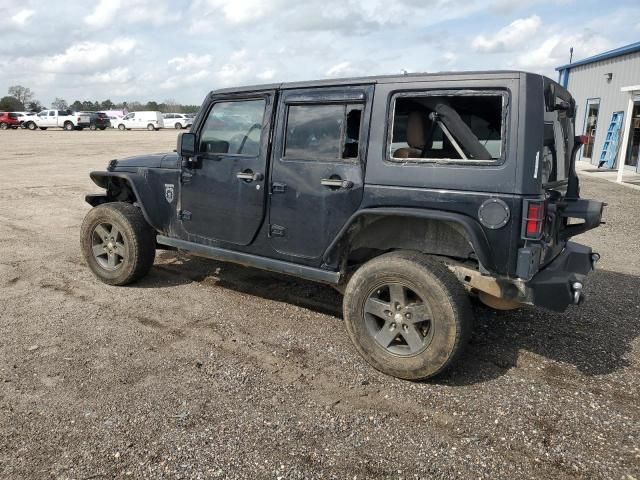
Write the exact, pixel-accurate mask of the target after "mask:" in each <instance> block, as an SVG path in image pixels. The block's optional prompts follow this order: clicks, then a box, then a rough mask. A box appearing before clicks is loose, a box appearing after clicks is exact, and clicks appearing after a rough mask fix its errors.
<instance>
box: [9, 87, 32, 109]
mask: <svg viewBox="0 0 640 480" xmlns="http://www.w3.org/2000/svg"><path fill="white" fill-rule="evenodd" d="M9 95H11V96H12V97H16V98H17V99H18V100H19V101H20V103H22V104H23V105H26V104H28V103H29V102H30V101H31V100H33V96H34V95H33V92H32V91H31V89H30V88H28V87H23V86H22V85H13V86H11V87H9Z"/></svg>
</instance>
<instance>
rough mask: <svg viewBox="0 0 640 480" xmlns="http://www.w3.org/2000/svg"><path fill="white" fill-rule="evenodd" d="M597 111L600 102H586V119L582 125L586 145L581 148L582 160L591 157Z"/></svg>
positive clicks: (596, 123)
mask: <svg viewBox="0 0 640 480" xmlns="http://www.w3.org/2000/svg"><path fill="white" fill-rule="evenodd" d="M599 111H600V100H587V117H586V119H585V124H584V134H585V135H586V136H587V143H586V144H585V145H584V147H582V157H583V158H591V157H593V144H594V142H595V139H596V128H597V126H598V113H599Z"/></svg>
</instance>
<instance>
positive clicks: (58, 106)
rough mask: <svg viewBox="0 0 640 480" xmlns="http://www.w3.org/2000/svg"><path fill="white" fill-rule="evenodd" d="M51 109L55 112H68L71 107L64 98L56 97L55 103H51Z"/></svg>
mask: <svg viewBox="0 0 640 480" xmlns="http://www.w3.org/2000/svg"><path fill="white" fill-rule="evenodd" d="M51 108H52V109H55V110H67V109H68V108H69V105H68V104H67V101H66V100H65V99H64V98H60V97H56V98H55V100H54V101H53V102H51Z"/></svg>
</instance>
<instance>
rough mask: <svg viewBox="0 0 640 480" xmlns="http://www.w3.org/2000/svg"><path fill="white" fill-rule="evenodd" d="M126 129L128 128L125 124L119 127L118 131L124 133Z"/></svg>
mask: <svg viewBox="0 0 640 480" xmlns="http://www.w3.org/2000/svg"><path fill="white" fill-rule="evenodd" d="M125 128H126V127H125V126H124V125H123V124H120V125H118V130H120V131H121V132H124V130H125Z"/></svg>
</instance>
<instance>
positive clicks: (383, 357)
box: [343, 251, 473, 380]
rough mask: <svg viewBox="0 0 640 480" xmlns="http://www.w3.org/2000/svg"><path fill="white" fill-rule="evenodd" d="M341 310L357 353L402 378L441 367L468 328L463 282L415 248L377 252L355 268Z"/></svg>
mask: <svg viewBox="0 0 640 480" xmlns="http://www.w3.org/2000/svg"><path fill="white" fill-rule="evenodd" d="M398 300H400V301H398ZM385 306H386V307H388V308H385ZM343 312H344V320H345V325H346V328H347V332H348V334H349V337H350V338H351V341H352V342H353V344H354V345H355V347H356V349H357V350H358V352H359V353H360V355H362V356H363V357H364V359H365V360H366V361H367V362H368V363H369V364H371V365H372V366H373V367H374V368H375V369H377V370H379V371H381V372H383V373H386V374H387V375H391V376H394V377H398V378H403V379H406V380H424V379H427V378H431V377H434V376H436V375H439V374H441V373H442V372H444V371H445V370H446V369H447V368H448V367H449V366H451V365H452V364H453V363H454V362H455V361H456V359H457V358H458V356H459V355H460V353H461V351H462V350H463V347H464V345H465V344H466V343H467V341H468V339H469V338H470V336H471V331H472V328H473V321H472V318H473V317H472V312H471V306H470V304H469V299H468V297H467V294H466V292H465V290H464V288H463V287H462V284H461V283H460V282H459V281H458V280H457V279H456V277H455V276H454V275H453V273H451V272H450V271H449V270H448V269H447V268H446V267H445V266H444V265H442V264H440V263H438V262H437V261H435V260H432V259H430V258H429V257H427V256H426V255H423V254H420V253H416V252H402V251H399V252H392V253H388V254H385V255H381V256H379V257H377V258H374V259H373V260H370V261H369V262H367V263H366V264H364V265H363V266H361V267H360V268H359V269H358V270H356V272H355V273H354V274H353V276H352V277H351V279H350V281H349V283H348V284H347V288H346V291H345V295H344V301H343ZM372 312H375V313H372ZM419 320H422V321H419ZM394 333H395V335H394Z"/></svg>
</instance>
